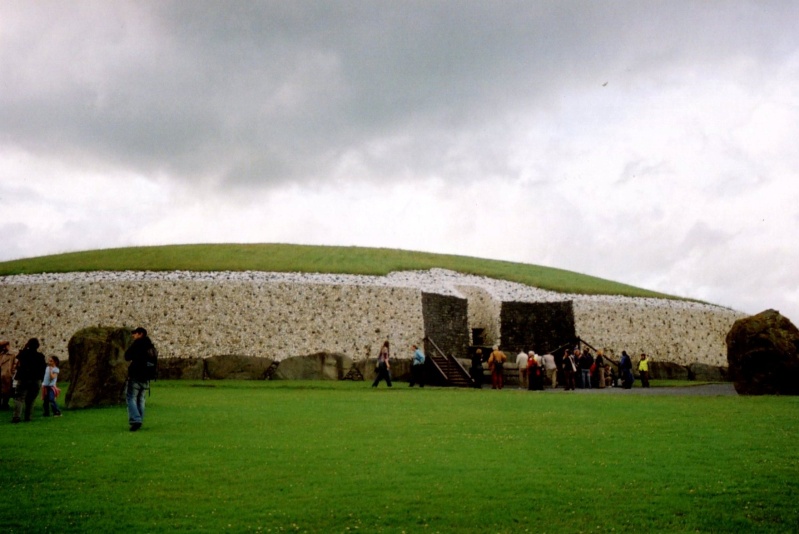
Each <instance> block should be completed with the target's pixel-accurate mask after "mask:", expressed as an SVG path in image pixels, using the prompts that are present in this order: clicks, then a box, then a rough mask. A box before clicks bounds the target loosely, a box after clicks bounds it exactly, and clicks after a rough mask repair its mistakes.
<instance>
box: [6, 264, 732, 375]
mask: <svg viewBox="0 0 799 534" xmlns="http://www.w3.org/2000/svg"><path fill="white" fill-rule="evenodd" d="M422 292H429V293H438V294H443V295H454V296H458V297H462V298H466V299H468V320H469V328H484V329H485V332H486V341H487V342H488V343H490V344H493V343H497V342H500V344H501V325H500V321H499V319H500V310H501V303H502V302H510V301H518V302H562V301H566V300H571V301H573V307H574V321H575V329H576V332H577V335H578V336H580V337H581V338H582V339H584V340H585V341H587V342H588V343H590V344H591V345H593V346H594V347H596V348H598V349H599V348H601V349H605V350H606V351H607V352H608V354H609V355H611V357H613V358H614V359H616V358H618V355H619V354H621V351H622V350H626V351H627V352H628V353H629V354H630V355H631V356H632V357H633V358H634V359H637V357H638V355H639V354H640V353H641V352H645V353H647V354H648V355H650V356H651V357H652V359H654V360H659V361H671V362H675V363H680V364H690V363H694V362H699V363H706V364H710V365H726V346H725V342H724V339H725V337H726V335H727V332H728V331H729V330H730V328H731V327H732V324H733V322H735V320H737V319H739V318H741V317H743V316H744V314H742V313H739V312H736V311H733V310H729V309H726V308H721V307H718V306H713V305H708V304H700V303H693V302H684V301H676V300H664V299H642V298H629V297H613V296H586V295H564V294H559V293H553V292H550V291H544V290H542V289H538V288H534V287H530V286H524V285H521V284H516V283H512V282H507V281H503V280H493V279H489V278H485V277H478V276H469V275H462V274H458V273H454V272H452V271H445V270H441V269H432V270H430V271H411V272H399V273H391V274H390V275H388V276H384V277H379V276H378V277H375V276H356V275H321V274H299V273H261V272H246V273H194V272H175V273H140V272H123V273H105V272H97V273H68V274H50V275H48V274H44V275H20V276H8V277H0V338H2V339H8V340H10V341H11V342H12V345H13V346H12V350H18V349H19V348H20V347H21V345H22V344H23V343H24V342H25V341H26V340H27V339H28V338H30V337H38V338H39V339H40V340H41V341H42V343H43V352H44V353H45V354H49V355H55V356H60V357H66V356H67V343H68V342H69V339H70V338H71V337H72V335H73V334H74V333H75V332H77V331H78V330H80V329H82V328H86V327H89V326H128V327H131V328H132V327H135V326H140V325H141V326H144V327H145V328H147V329H148V331H149V332H150V334H151V336H152V338H153V339H154V341H155V342H156V343H157V345H158V347H159V350H160V352H161V354H162V355H163V356H165V357H199V358H205V357H208V356H213V355H224V354H235V355H246V356H260V357H267V358H273V359H277V360H282V359H284V358H287V357H290V356H302V355H307V354H313V353H316V352H339V353H343V354H346V355H347V356H349V357H351V358H352V359H353V360H361V359H364V358H367V357H372V358H373V357H375V356H376V354H377V351H378V349H379V347H380V345H381V344H382V343H383V341H384V340H386V339H389V340H390V341H391V343H392V346H393V351H392V352H393V355H394V356H396V357H401V358H402V357H408V356H410V354H406V353H407V352H408V351H406V350H404V349H405V348H406V347H408V346H410V345H411V344H413V343H415V344H419V343H420V342H421V340H422V338H423V336H424V320H423V317H422V303H421V302H422V299H421V295H422Z"/></svg>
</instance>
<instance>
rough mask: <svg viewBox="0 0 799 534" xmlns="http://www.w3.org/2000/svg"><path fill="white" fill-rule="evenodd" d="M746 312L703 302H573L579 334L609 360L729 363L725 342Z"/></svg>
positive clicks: (584, 299) (590, 299)
mask: <svg viewBox="0 0 799 534" xmlns="http://www.w3.org/2000/svg"><path fill="white" fill-rule="evenodd" d="M741 317H744V314H742V313H739V312H735V311H733V310H728V309H725V308H720V307H717V306H709V305H706V304H699V303H691V302H683V301H668V300H661V299H633V298H627V297H580V298H577V299H575V300H574V323H575V329H576V330H577V335H578V336H580V337H581V338H582V339H583V340H585V341H586V342H588V343H589V344H591V345H592V346H593V347H595V348H597V349H604V350H605V352H606V353H607V354H609V355H610V356H611V357H612V358H613V359H618V357H619V356H620V355H621V351H622V350H626V351H627V353H628V354H629V355H630V356H631V357H632V358H633V360H635V361H637V360H638V359H639V356H640V354H641V353H642V352H643V353H646V354H647V357H649V358H650V359H652V360H657V361H669V362H674V363H679V364H682V365H688V364H691V363H695V362H698V363H706V364H708V365H720V366H726V365H727V346H726V343H725V338H726V336H727V332H729V331H730V328H731V327H732V324H733V323H734V322H735V321H736V320H737V319H740V318H741Z"/></svg>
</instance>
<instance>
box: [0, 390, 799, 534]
mask: <svg viewBox="0 0 799 534" xmlns="http://www.w3.org/2000/svg"><path fill="white" fill-rule="evenodd" d="M40 413H41V410H40V408H39V406H38V405H37V417H36V418H35V419H34V421H33V422H31V423H28V424H24V423H23V424H19V425H11V424H10V422H9V420H10V415H8V414H7V413H6V417H3V420H0V451H2V457H1V460H0V465H1V466H2V467H1V468H0V480H2V487H3V490H4V495H5V498H4V499H2V500H0V527H2V532H34V531H36V532H40V531H50V530H52V531H57V532H112V531H113V532H172V531H206V532H216V531H222V530H230V531H236V532H242V531H245V532H246V531H256V532H287V531H288V532H293V531H297V532H307V531H310V532H353V531H360V532H381V531H382V532H403V531H404V532H452V531H460V532H524V531H530V532H608V531H616V532H644V531H648V532H796V529H797V527H798V526H799V519H798V518H799V449H797V447H796V438H797V435H799V399H797V398H790V397H729V396H727V397H698V396H638V395H624V394H614V395H601V394H571V393H565V392H548V393H541V392H527V391H515V390H505V391H501V392H499V391H492V390H464V389H447V388H426V389H424V390H419V389H416V388H414V389H411V388H408V387H407V385H406V384H398V385H397V386H395V387H394V388H393V389H391V390H389V389H387V388H385V387H384V386H383V385H381V387H380V388H379V389H376V390H375V389H372V388H370V387H369V385H368V384H367V383H364V382H355V383H352V382H280V381H273V382H240V381H218V382H204V383H203V382H186V381H174V382H169V381H159V382H157V383H155V385H154V387H153V391H152V396H151V397H150V398H149V399H148V410H147V416H146V420H145V426H144V427H143V429H142V430H141V431H139V432H136V433H131V432H128V430H127V417H126V412H125V409H124V407H121V406H120V407H115V408H103V409H88V410H80V411H65V412H64V416H63V417H62V418H60V419H47V420H45V419H42V418H41V417H38V415H39V414H40Z"/></svg>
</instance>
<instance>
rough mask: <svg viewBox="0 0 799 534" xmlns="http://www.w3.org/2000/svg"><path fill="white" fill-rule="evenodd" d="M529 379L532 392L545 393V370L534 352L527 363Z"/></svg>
mask: <svg viewBox="0 0 799 534" xmlns="http://www.w3.org/2000/svg"><path fill="white" fill-rule="evenodd" d="M527 379H528V380H529V381H530V386H529V387H528V389H529V390H530V391H543V389H544V368H543V367H542V366H541V364H540V363H539V362H538V358H537V357H536V354H535V353H534V352H530V358H529V359H528V363H527Z"/></svg>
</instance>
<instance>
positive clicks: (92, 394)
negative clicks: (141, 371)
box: [66, 327, 132, 408]
mask: <svg viewBox="0 0 799 534" xmlns="http://www.w3.org/2000/svg"><path fill="white" fill-rule="evenodd" d="M131 342H132V336H131V331H130V330H129V329H127V328H113V327H97V328H85V329H83V330H80V331H78V332H76V333H75V334H74V335H73V336H72V338H71V339H70V340H69V345H68V350H69V367H70V375H71V376H70V381H69V390H68V391H67V396H66V406H67V408H87V407H91V406H108V405H114V404H124V402H125V391H124V389H125V380H126V379H127V376H128V362H126V361H125V349H126V348H127V347H128V346H129V345H130V343H131Z"/></svg>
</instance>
